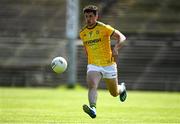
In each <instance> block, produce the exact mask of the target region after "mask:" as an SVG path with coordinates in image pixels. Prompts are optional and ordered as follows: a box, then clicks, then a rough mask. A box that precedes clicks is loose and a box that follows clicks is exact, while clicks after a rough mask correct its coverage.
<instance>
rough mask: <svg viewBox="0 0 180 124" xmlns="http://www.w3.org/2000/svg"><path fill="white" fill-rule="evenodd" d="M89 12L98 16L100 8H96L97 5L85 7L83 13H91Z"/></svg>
mask: <svg viewBox="0 0 180 124" xmlns="http://www.w3.org/2000/svg"><path fill="white" fill-rule="evenodd" d="M89 12H93V14H94V15H97V13H98V7H97V6H95V5H88V6H85V7H84V9H83V13H89Z"/></svg>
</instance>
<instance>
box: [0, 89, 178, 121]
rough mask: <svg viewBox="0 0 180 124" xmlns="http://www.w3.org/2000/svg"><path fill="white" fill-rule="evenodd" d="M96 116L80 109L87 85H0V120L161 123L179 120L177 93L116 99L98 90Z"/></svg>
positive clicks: (135, 93)
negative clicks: (84, 86)
mask: <svg viewBox="0 0 180 124" xmlns="http://www.w3.org/2000/svg"><path fill="white" fill-rule="evenodd" d="M98 93H99V95H98V103H97V118H95V119H91V118H90V117H89V116H88V115H87V114H85V113H84V112H83V110H82V105H83V104H85V103H86V104H87V103H88V100H87V89H82V88H76V89H74V90H67V89H66V88H57V89H48V88H0V123H13V124H14V123H30V124H32V123H34V124H39V123H43V124H92V123H93V124H129V123H131V124H135V123H136V124H140V123H141V124H150V123H152V124H162V123H174V124H175V123H180V93H172V92H171V93H168V92H142V91H141V92H140V91H129V92H128V98H127V101H125V102H124V103H122V102H120V101H119V99H118V98H114V97H111V96H110V94H109V92H108V91H107V90H99V91H98Z"/></svg>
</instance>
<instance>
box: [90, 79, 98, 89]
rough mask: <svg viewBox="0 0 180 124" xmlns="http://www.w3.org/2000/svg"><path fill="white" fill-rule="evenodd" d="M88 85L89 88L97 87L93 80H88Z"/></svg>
mask: <svg viewBox="0 0 180 124" xmlns="http://www.w3.org/2000/svg"><path fill="white" fill-rule="evenodd" d="M88 87H89V88H91V89H92V88H97V82H95V81H89V82H88Z"/></svg>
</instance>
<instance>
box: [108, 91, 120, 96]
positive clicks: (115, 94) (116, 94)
mask: <svg viewBox="0 0 180 124" xmlns="http://www.w3.org/2000/svg"><path fill="white" fill-rule="evenodd" d="M110 94H111V96H113V97H117V96H118V95H119V93H117V92H110Z"/></svg>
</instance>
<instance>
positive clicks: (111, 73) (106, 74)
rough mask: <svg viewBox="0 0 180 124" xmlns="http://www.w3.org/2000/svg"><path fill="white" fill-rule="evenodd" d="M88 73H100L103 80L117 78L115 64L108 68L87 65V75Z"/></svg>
mask: <svg viewBox="0 0 180 124" xmlns="http://www.w3.org/2000/svg"><path fill="white" fill-rule="evenodd" d="M90 71H97V72H100V73H101V74H102V76H103V78H108V79H112V78H117V65H116V63H114V64H112V65H110V66H96V65H92V64H89V65H87V73H88V72H90Z"/></svg>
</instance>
